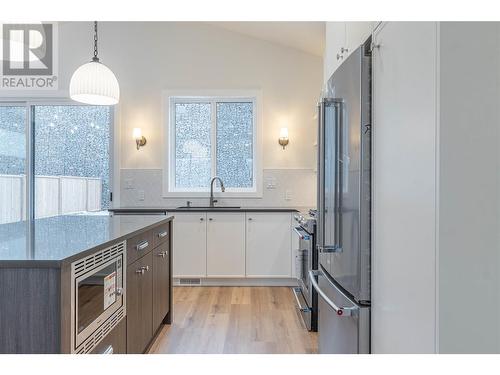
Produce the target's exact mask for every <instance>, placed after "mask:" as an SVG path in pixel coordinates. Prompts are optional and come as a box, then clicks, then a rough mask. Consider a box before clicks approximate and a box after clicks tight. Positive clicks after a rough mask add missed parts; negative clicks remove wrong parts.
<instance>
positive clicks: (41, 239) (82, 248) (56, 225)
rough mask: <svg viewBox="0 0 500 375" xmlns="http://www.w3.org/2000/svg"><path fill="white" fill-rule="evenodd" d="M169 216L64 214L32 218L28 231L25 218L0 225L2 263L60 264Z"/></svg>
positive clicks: (8, 264)
mask: <svg viewBox="0 0 500 375" xmlns="http://www.w3.org/2000/svg"><path fill="white" fill-rule="evenodd" d="M172 218H173V217H172V216H157V215H131V216H123V215H122V216H120V215H117V216H112V215H109V214H105V215H64V216H55V217H50V218H44V219H37V220H35V222H34V225H33V228H34V234H33V235H32V236H31V238H28V235H27V225H26V222H24V221H23V222H17V223H11V224H2V225H0V268H1V267H60V266H61V264H62V263H63V262H70V261H73V260H76V259H78V258H79V257H81V256H85V255H87V254H86V252H89V253H90V250H95V249H96V248H102V247H105V246H107V245H110V244H111V243H113V242H117V241H122V240H124V239H127V238H130V237H132V236H134V235H136V234H139V233H141V232H144V231H146V230H148V229H151V228H153V227H155V226H157V225H159V224H162V223H166V222H168V221H170V220H172Z"/></svg>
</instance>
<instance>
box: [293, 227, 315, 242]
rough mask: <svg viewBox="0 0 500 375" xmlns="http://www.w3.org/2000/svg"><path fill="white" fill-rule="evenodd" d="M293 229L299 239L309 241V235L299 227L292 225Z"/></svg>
mask: <svg viewBox="0 0 500 375" xmlns="http://www.w3.org/2000/svg"><path fill="white" fill-rule="evenodd" d="M293 231H294V232H295V233H297V234H298V235H299V237H300V239H301V240H304V241H309V240H310V239H311V236H310V235H309V234H308V233H307V232H306V231H305V230H304V229H302V228H301V227H294V228H293Z"/></svg>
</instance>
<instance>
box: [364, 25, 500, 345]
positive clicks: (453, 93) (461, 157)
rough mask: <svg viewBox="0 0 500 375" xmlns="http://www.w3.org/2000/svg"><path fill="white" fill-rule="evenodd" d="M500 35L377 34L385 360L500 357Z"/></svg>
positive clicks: (376, 180) (376, 253) (375, 329)
mask: <svg viewBox="0 0 500 375" xmlns="http://www.w3.org/2000/svg"><path fill="white" fill-rule="evenodd" d="M499 40H500V27H499V24H498V23H488V22H482V23H475V22H443V23H436V22H401V23H398V22H387V23H382V24H380V25H379V26H378V27H377V29H376V30H375V31H374V34H373V42H374V46H375V48H374V50H373V181H372V184H373V192H372V194H373V228H372V229H373V234H372V240H373V245H372V249H373V253H372V306H373V309H372V350H373V352H374V353H399V352H406V353H436V352H437V353H498V352H500V324H499V321H500V311H499V308H500V292H499V289H500V287H499V265H500V256H499V252H500V251H499V249H500V247H499V233H500V231H499V210H500V199H499V194H500V189H499V181H500V155H499V154H500V153H499V146H500V142H499V140H500V137H499V134H500V132H499V129H500V116H499V107H500V93H499V92H500V89H499V82H500V79H499V78H500V48H499Z"/></svg>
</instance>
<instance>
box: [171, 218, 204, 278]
mask: <svg viewBox="0 0 500 375" xmlns="http://www.w3.org/2000/svg"><path fill="white" fill-rule="evenodd" d="M206 218H207V214H206V213H205V212H199V213H183V212H176V213H175V220H174V238H173V241H174V243H173V244H174V249H175V251H173V252H172V253H173V258H174V259H173V267H174V269H173V276H174V277H205V276H206V275H207V226H206Z"/></svg>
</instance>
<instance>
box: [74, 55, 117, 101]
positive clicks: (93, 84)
mask: <svg viewBox="0 0 500 375" xmlns="http://www.w3.org/2000/svg"><path fill="white" fill-rule="evenodd" d="M69 95H70V97H71V99H73V100H75V101H77V102H81V103H85V104H92V105H114V104H116V103H118V101H119V100H120V86H119V85H118V80H117V79H116V77H115V75H114V74H113V72H112V71H111V69H109V68H108V67H107V66H106V65H104V64H102V63H100V62H97V61H92V62H89V63H87V64H83V65H82V66H80V67H79V68H78V69H77V70H76V71H75V72H74V73H73V76H72V77H71V81H70V83H69Z"/></svg>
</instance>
